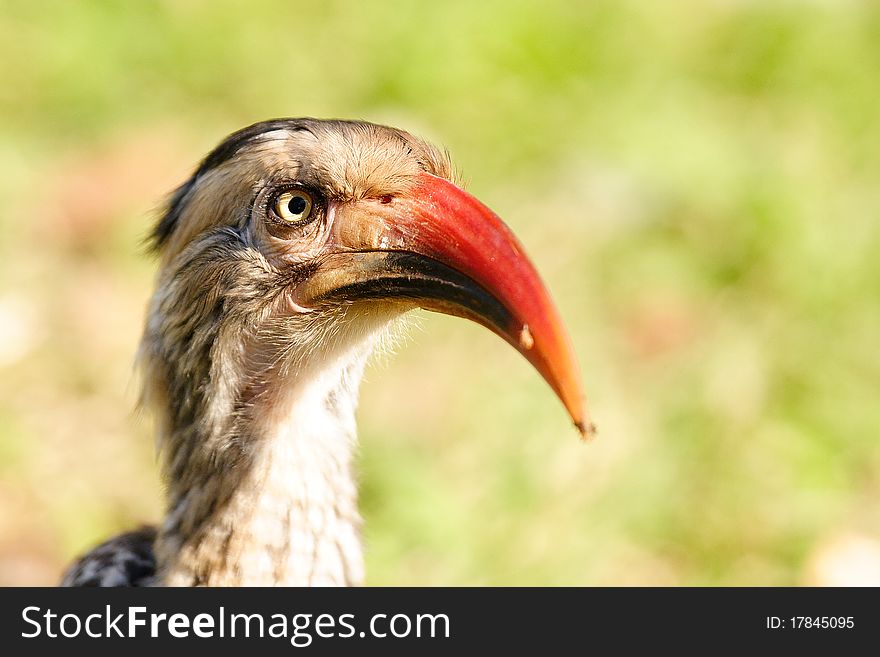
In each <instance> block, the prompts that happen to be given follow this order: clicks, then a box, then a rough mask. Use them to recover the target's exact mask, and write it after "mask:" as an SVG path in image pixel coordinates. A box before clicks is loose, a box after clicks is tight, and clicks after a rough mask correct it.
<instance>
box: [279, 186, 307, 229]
mask: <svg viewBox="0 0 880 657" xmlns="http://www.w3.org/2000/svg"><path fill="white" fill-rule="evenodd" d="M274 210H275V214H277V215H278V216H279V217H280V218H281V219H283V220H284V221H287V222H289V223H292V224H296V223H300V222H302V221H305V220H306V219H308V217H309V215H310V214H311V213H312V197H311V196H309V195H308V194H307V193H305V192H304V191H302V190H301V189H291V190H290V191H287V192H283V193H282V194H280V195H279V196H278V198H277V199H275V208H274Z"/></svg>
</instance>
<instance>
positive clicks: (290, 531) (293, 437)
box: [156, 341, 372, 586]
mask: <svg viewBox="0 0 880 657" xmlns="http://www.w3.org/2000/svg"><path fill="white" fill-rule="evenodd" d="M371 349H372V342H371V341H365V342H364V343H362V344H360V345H358V346H353V347H352V348H350V349H348V350H344V351H343V352H342V353H341V354H337V355H336V357H334V358H330V359H328V360H326V361H324V362H321V363H310V364H307V365H305V366H302V368H301V370H300V371H299V372H297V373H295V374H293V375H291V374H290V373H289V372H285V371H284V370H285V369H286V368H285V367H281V366H278V367H273V368H268V369H266V370H263V371H261V372H260V374H259V377H257V379H256V381H258V383H253V381H252V383H251V384H249V385H246V386H244V387H243V389H242V392H241V393H240V395H239V397H238V398H237V399H236V402H235V404H234V406H235V408H236V412H235V415H236V423H235V426H236V427H237V428H236V429H235V430H232V431H230V430H228V429H227V430H226V431H223V432H220V434H221V435H222V436H223V438H222V440H224V441H226V443H228V444H226V445H220V446H218V436H217V435H207V436H194V435H191V432H192V430H193V429H192V427H193V425H186V426H181V427H180V428H179V431H180V432H182V433H183V434H184V435H180V436H171V438H170V441H169V442H171V443H172V444H178V445H180V444H181V443H183V444H187V445H190V446H191V445H197V446H198V447H196V448H191V449H185V450H182V449H178V450H177V455H176V456H175V457H174V459H181V458H183V459H188V461H189V462H188V463H187V464H186V465H185V466H179V464H178V473H177V476H173V477H172V479H171V482H170V485H169V509H168V513H167V516H166V519H165V521H164V523H163V526H162V527H161V529H160V532H159V537H158V539H157V543H156V557H157V571H158V575H159V581H160V582H161V583H163V584H165V585H169V586H175V585H177V586H194V585H208V586H235V585H289V586H306V585H358V584H361V583H362V582H363V572H364V567H363V554H362V548H361V543H360V524H361V520H360V516H359V514H358V510H357V486H356V482H355V479H354V476H353V472H352V459H353V451H354V446H355V442H356V427H355V410H356V407H357V396H358V387H359V383H360V380H361V376H362V373H363V368H364V364H365V362H366V359H367V357H368V355H369V352H370V351H371ZM204 425H205V423H196V424H195V426H197V427H203V426H204ZM215 434H216V432H215ZM208 445H213V446H212V447H211V449H210V451H209V452H206V451H205V450H203V449H199V447H202V446H205V447H206V446H208ZM169 467H170V468H171V469H172V471H173V470H174V468H175V464H174V463H172V464H171V465H170V466H169Z"/></svg>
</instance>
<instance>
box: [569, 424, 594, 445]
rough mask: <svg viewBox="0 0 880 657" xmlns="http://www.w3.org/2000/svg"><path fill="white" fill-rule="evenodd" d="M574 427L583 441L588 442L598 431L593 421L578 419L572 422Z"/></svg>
mask: <svg viewBox="0 0 880 657" xmlns="http://www.w3.org/2000/svg"><path fill="white" fill-rule="evenodd" d="M574 427H575V429H577V430H578V432H579V433H580V434H581V440H582V441H584V442H585V443H586V442H590V441H591V440H592V439H593V438H595V437H596V435H597V434H598V432H599V431H598V429H596V425H595V424H594V423H593V422H584V421H578V422H575V423H574Z"/></svg>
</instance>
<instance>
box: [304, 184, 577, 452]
mask: <svg viewBox="0 0 880 657" xmlns="http://www.w3.org/2000/svg"><path fill="white" fill-rule="evenodd" d="M334 215H335V216H334V218H333V233H332V236H331V238H330V239H331V243H330V244H328V247H330V249H331V253H330V254H329V255H328V256H325V257H324V258H323V259H322V260H321V262H320V264H319V265H318V267H317V269H316V271H315V272H314V273H313V274H312V276H311V277H310V279H309V280H308V281H307V282H306V283H305V285H304V286H303V287H302V288H301V289H300V291H299V295H298V296H299V297H300V302H301V303H303V304H304V305H309V304H311V303H315V302H317V301H319V300H322V299H329V298H331V297H332V298H345V299H348V300H357V299H363V298H394V299H404V300H409V301H410V302H411V303H412V304H413V305H414V306H419V307H422V308H425V309H427V310H433V311H437V312H442V313H446V314H452V315H457V316H461V317H467V318H468V319H471V320H474V321H476V322H479V323H480V324H482V325H483V326H486V327H487V328H489V329H491V330H492V331H494V332H495V333H497V334H498V335H500V336H501V337H503V338H504V339H505V340H507V342H509V343H510V344H511V345H513V346H514V347H515V348H516V349H517V351H519V352H520V353H521V354H522V355H523V356H525V357H526V359H527V360H528V361H529V362H530V363H531V364H532V365H533V366H534V367H535V369H537V370H538V372H540V373H541V375H542V376H543V377H544V379H545V380H546V381H547V383H548V384H550V386H551V387H552V388H553V390H554V391H555V392H556V395H557V396H558V397H559V399H560V400H561V401H562V403H563V404H564V405H565V408H566V409H567V411H568V413H569V415H570V416H571V419H572V421H573V422H574V424H575V426H576V427H577V428H578V430H579V431H580V432H581V435H582V436H585V437H586V436H587V435H589V434H592V433H593V432H594V431H595V429H594V428H593V425H592V423H591V422H590V420H589V418H588V416H587V412H586V407H585V400H584V395H583V391H582V386H581V379H580V373H579V370H578V366H577V362H576V360H575V356H574V351H573V349H572V345H571V341H570V340H569V338H568V335H567V334H566V331H565V328H564V326H563V324H562V320H561V318H560V316H559V313H558V311H557V310H556V307H555V305H554V304H553V301H552V299H551V298H550V295H549V293H548V292H547V289H546V288H545V287H544V284H543V283H542V282H541V279H540V277H539V276H538V272H537V271H536V270H535V267H534V266H533V265H532V263H531V261H530V260H529V259H528V258H527V257H526V255H525V251H524V249H523V247H522V244H520V242H519V240H517V238H516V237H515V236H514V235H513V233H512V232H511V231H510V229H509V228H508V227H507V226H506V225H505V224H504V222H503V221H501V219H500V218H499V217H498V216H497V215H496V214H495V213H494V212H492V210H490V209H489V208H488V207H486V206H485V205H483V204H482V203H481V202H480V201H479V200H477V199H476V198H474V197H473V196H471V195H470V194H468V193H467V192H465V191H463V190H462V189H460V188H459V187H457V186H456V185H454V184H452V183H451V182H449V181H447V180H445V179H443V178H438V177H437V176H433V175H430V174H427V173H424V174H421V175H420V176H419V178H418V182H417V184H416V185H415V187H414V188H413V189H412V190H411V191H410V192H408V193H407V194H404V195H400V196H397V197H394V198H393V199H392V198H389V197H385V198H383V199H365V200H362V201H357V202H354V203H348V204H338V205H337V206H336V207H335V208H334ZM334 247H335V248H334Z"/></svg>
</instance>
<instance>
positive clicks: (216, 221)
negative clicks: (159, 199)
mask: <svg viewBox="0 0 880 657" xmlns="http://www.w3.org/2000/svg"><path fill="white" fill-rule="evenodd" d="M454 180H455V176H454V174H453V170H452V166H451V165H450V162H449V159H448V157H447V156H446V155H445V154H444V153H443V152H441V151H439V150H438V149H436V148H435V147H433V146H431V145H430V144H427V143H426V142H424V141H422V140H420V139H417V138H415V137H413V136H412V135H410V134H408V133H406V132H403V131H401V130H397V129H394V128H389V127H384V126H378V125H373V124H370V123H363V122H349V121H321V120H314V119H284V120H275V121H267V122H263V123H258V124H255V125H253V126H250V127H248V128H245V129H243V130H240V131H239V132H236V133H234V134H233V135H231V136H229V137H228V138H227V139H226V140H225V141H224V142H223V143H222V144H220V146H218V147H217V148H216V149H215V150H214V151H212V152H211V153H210V154H209V155H208V156H207V157H206V158H205V160H204V161H203V162H202V164H201V165H200V166H199V168H198V169H197V170H196V172H195V173H194V175H193V176H192V177H191V178H190V179H189V180H188V181H187V182H186V183H185V184H184V185H182V186H181V187H180V188H179V189H178V190H177V191H176V193H175V194H174V196H173V198H172V199H171V202H170V204H169V206H168V208H167V211H166V213H165V214H164V216H163V217H162V219H161V220H160V222H159V224H158V225H157V227H156V229H155V232H154V234H153V244H154V246H155V249H156V250H157V251H158V252H159V254H160V257H161V261H162V268H161V270H160V275H159V285H158V287H157V293H156V295H155V296H154V299H153V303H152V309H151V313H150V318H149V320H148V326H147V332H146V335H145V340H144V347H143V349H145V350H146V351H147V352H148V353H147V360H148V361H149V362H150V363H151V364H152V365H151V367H153V368H154V369H156V368H158V369H159V370H160V371H159V372H158V375H159V376H158V379H160V380H161V381H162V384H161V386H160V388H161V389H162V390H161V395H162V397H163V399H164V400H165V401H168V400H170V399H173V400H174V403H175V404H177V405H178V408H177V410H176V413H177V414H178V415H181V414H182V415H186V414H187V413H190V414H191V413H193V412H194V409H193V408H192V406H193V404H198V403H199V394H198V392H194V390H196V391H198V390H204V389H206V388H207V384H205V385H200V386H196V387H195V388H192V387H191V388H187V389H185V390H184V389H183V388H181V389H177V390H176V389H175V386H181V385H185V382H187V381H190V382H191V381H205V382H209V383H210V384H211V385H212V386H213V387H214V388H213V389H214V391H215V392H214V394H215V396H219V397H224V396H225V397H226V398H228V399H229V400H233V399H239V401H240V400H241V398H242V397H245V398H253V397H254V396H256V395H259V394H261V386H263V385H265V382H266V380H267V374H266V373H267V372H268V371H269V370H270V369H271V368H272V366H273V365H277V364H278V363H279V362H282V361H284V363H285V365H284V368H286V369H287V370H289V369H291V368H293V369H296V368H307V367H308V366H309V363H310V361H313V360H315V359H316V358H317V355H316V354H317V353H318V352H333V351H334V350H335V351H337V352H338V351H340V350H344V349H346V348H347V346H346V345H349V344H352V343H354V342H357V340H355V338H354V337H353V336H358V335H364V334H372V333H374V332H376V331H378V330H380V329H381V328H382V327H383V326H385V325H387V324H388V323H389V322H390V321H392V320H393V319H394V318H396V317H397V316H399V315H400V314H402V313H404V312H406V311H408V310H411V309H414V308H423V309H427V310H431V311H436V312H440V313H445V314H449V315H455V316H459V317H464V318H467V319H470V320H473V321H475V322H478V323H479V324H481V325H483V326H485V327H487V328H489V329H490V330H492V331H493V332H495V333H496V334H498V335H499V336H501V337H502V338H504V339H505V340H506V341H507V342H508V343H510V344H511V345H512V346H513V347H514V348H515V349H516V350H517V351H519V352H520V353H521V354H522V355H523V356H525V358H526V359H527V360H528V361H529V362H530V363H531V364H532V365H533V366H534V367H535V368H536V369H537V370H538V372H540V374H541V375H542V376H543V377H544V379H545V380H546V381H547V383H549V385H550V386H551V388H552V389H553V390H554V391H555V393H556V395H557V396H558V397H559V399H560V400H561V401H562V403H563V405H564V406H565V408H566V409H567V411H568V413H569V414H570V416H571V419H572V421H573V422H574V424H575V426H576V427H577V428H578V429H579V430H580V431H581V433H582V434H584V433H586V432H587V431H588V430H589V427H590V424H589V421H588V419H587V416H586V412H585V408H584V400H583V395H582V390H581V383H580V377H579V373H578V367H577V364H576V361H575V358H574V354H573V351H572V347H571V344H570V341H569V339H568V336H567V335H566V333H565V330H564V327H563V325H562V321H561V319H560V316H559V314H558V312H557V310H556V308H555V306H554V304H553V302H552V300H551V298H550V296H549V294H548V292H547V290H546V288H545V287H544V285H543V283H542V282H541V280H540V278H539V276H538V274H537V272H536V270H535V268H534V266H533V265H532V263H531V262H530V260H529V259H528V258H527V256H526V255H525V250H524V248H523V246H522V245H521V244H520V242H519V241H518V240H517V239H516V237H515V236H514V235H513V233H512V232H511V231H510V229H509V228H508V227H507V226H506V225H505V224H504V223H503V222H502V221H501V219H499V218H498V216H497V215H495V213H493V212H492V211H491V210H490V209H489V208H488V207H486V206H485V205H484V204H483V203H481V202H480V201H479V200H477V199H476V198H475V197H473V196H472V195H470V194H468V193H467V192H465V191H464V190H463V189H462V188H461V187H460V186H459V185H457V184H456V183H455V182H454ZM224 345H225V346H224ZM221 353H222V354H223V357H224V358H225V362H226V364H225V365H223V366H222V367H220V366H219V365H218V363H219V362H220V355H221ZM254 358H256V359H257V360H258V361H260V364H259V366H258V367H256V369H254V364H253V363H252V362H251V363H247V362H245V361H248V360H253V359H254ZM291 363H293V365H291ZM170 370H174V371H170ZM218 370H219V371H218ZM246 370H247V371H250V375H249V376H244V375H243V374H242V373H243V372H244V371H246ZM255 371H258V372H260V373H261V374H259V376H256V375H254V372H255ZM243 388H247V390H244V391H243ZM221 406H222V405H221ZM221 406H217V405H216V404H215V407H216V408H221ZM218 412H220V411H218Z"/></svg>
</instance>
